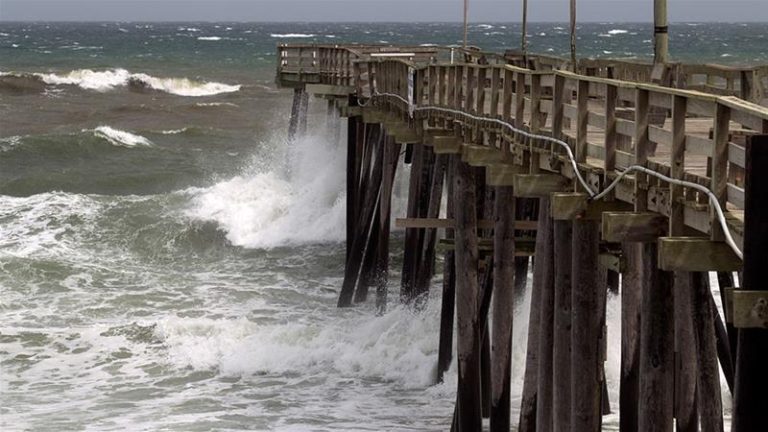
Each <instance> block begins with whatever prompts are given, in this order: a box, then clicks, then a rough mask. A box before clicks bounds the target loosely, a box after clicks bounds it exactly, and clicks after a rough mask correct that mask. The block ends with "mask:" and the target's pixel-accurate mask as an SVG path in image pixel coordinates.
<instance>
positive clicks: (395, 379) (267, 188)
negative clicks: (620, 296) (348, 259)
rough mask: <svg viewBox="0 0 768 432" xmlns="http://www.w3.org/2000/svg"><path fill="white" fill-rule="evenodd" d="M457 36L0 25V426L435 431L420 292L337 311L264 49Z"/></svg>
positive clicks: (328, 218) (638, 49)
mask: <svg viewBox="0 0 768 432" xmlns="http://www.w3.org/2000/svg"><path fill="white" fill-rule="evenodd" d="M470 30H471V31H470V41H471V43H472V44H474V45H477V46H480V47H482V48H484V49H487V50H493V51H499V52H501V51H503V50H504V49H506V48H516V47H517V46H518V45H519V39H520V38H519V26H518V25H517V24H506V23H484V24H475V25H473V26H472V27H471V29H470ZM651 32H652V27H651V26H650V25H649V24H627V23H603V24H582V25H581V26H580V28H579V35H580V39H579V52H580V54H581V55H584V56H607V57H632V58H648V57H650V56H651V54H652V45H651V41H650V39H651ZM670 32H671V33H670V39H671V43H670V46H671V48H670V49H671V52H672V55H673V57H674V58H675V59H678V60H682V61H689V62H694V61H695V62H719V63H728V64H757V63H768V41H766V38H767V37H768V36H766V35H768V24H759V23H758V24H755V23H750V24H738V23H734V24H697V23H690V24H674V25H672V26H671V28H670ZM529 33H530V41H531V44H530V46H531V50H532V51H536V52H541V53H550V54H556V55H567V52H568V30H567V25H565V24H557V23H546V24H532V25H531V26H530V28H529ZM460 37H461V31H460V27H459V25H456V24H445V23H422V24H368V23H359V24H312V23H295V24H246V23H183V24H182V23H103V24H102V23H93V24H73V23H7V22H3V23H0V428H2V430H8V431H17V430H34V431H45V430H48V431H63V430H66V431H68V430H98V431H103V430H152V431H154V430H183V431H187V430H281V431H309V430H313V431H315V430H328V431H331V430H333V431H337V430H377V431H378V430H446V429H447V428H448V427H449V424H450V419H451V415H452V410H453V403H454V399H455V384H456V383H455V378H454V377H453V376H454V375H455V374H454V373H453V372H452V373H450V374H449V375H450V376H451V378H450V379H449V380H448V381H447V382H446V383H443V384H439V385H435V384H434V376H435V364H436V358H437V331H438V327H439V323H438V321H439V301H440V299H439V293H438V290H433V295H431V298H430V301H429V302H428V307H427V310H426V311H424V312H423V313H420V314H416V313H414V312H412V311H410V310H408V309H406V308H401V307H397V306H396V305H393V306H392V307H391V308H390V311H389V312H388V313H387V314H385V315H383V316H375V315H374V313H373V308H372V305H361V306H359V307H357V308H354V309H348V310H339V309H336V307H335V303H336V295H337V292H338V289H339V287H340V285H341V276H342V272H343V261H344V256H345V255H344V254H345V252H344V245H343V236H344V218H345V208H344V203H345V192H344V185H345V174H344V169H345V168H344V167H345V161H344V158H345V149H344V143H339V142H334V140H333V138H331V136H332V134H328V133H327V131H326V130H325V111H324V110H325V106H324V104H323V103H322V102H323V101H321V100H314V99H313V100H312V101H311V103H310V105H311V111H310V129H309V130H310V131H311V132H310V133H309V134H308V136H307V137H304V138H302V139H300V140H298V141H297V142H295V143H293V144H291V145H288V144H287V143H286V140H285V131H286V129H287V122H288V113H289V110H290V92H286V91H282V90H279V89H277V88H275V86H274V84H273V82H274V70H275V59H274V57H275V46H276V44H277V43H282V42H307V43H309V42H317V43H343V42H351V41H354V42H366V43H401V44H454V43H457V42H458V41H459V39H460ZM342 126H343V125H342ZM342 135H343V134H342ZM399 171H400V172H401V176H400V177H399V178H398V182H397V184H396V196H397V198H396V199H395V205H394V210H393V211H394V212H395V213H396V214H397V215H402V214H404V212H405V210H404V200H403V197H404V195H405V193H404V189H405V187H406V184H405V182H404V181H403V179H407V176H404V175H403V174H405V173H407V168H405V167H401V168H400V169H399ZM400 243H401V239H400V237H398V236H397V235H396V236H395V237H394V239H393V250H394V254H395V255H394V257H393V258H394V262H393V263H392V272H391V275H390V280H391V281H392V283H391V287H390V288H391V290H392V295H391V296H390V298H397V295H396V293H397V290H398V289H399V287H398V286H397V283H396V282H397V281H399V276H398V274H397V272H398V260H399V259H400V250H401V246H400ZM435 283H436V284H439V283H440V281H439V280H436V281H435ZM517 308H518V314H517V318H516V322H515V338H514V340H515V347H516V349H515V352H514V362H515V363H514V366H513V369H514V371H513V380H514V382H515V386H514V388H515V389H516V393H515V394H514V395H513V401H512V403H513V411H514V410H517V406H518V405H519V391H520V387H521V386H520V382H521V379H522V368H523V359H524V358H525V353H524V352H523V351H524V348H523V347H525V334H526V324H525V317H526V314H527V308H528V305H527V303H526V301H523V302H522V303H521V304H519V305H517ZM618 309H619V305H618V300H617V299H616V298H612V299H611V300H610V301H609V305H608V321H609V333H608V337H609V355H608V357H609V359H608V363H607V365H606V373H607V378H608V382H609V388H610V394H611V401H612V402H613V404H614V411H616V408H617V405H616V404H617V403H618V389H617V387H618V386H617V380H618V358H619V346H618V344H619V334H618V332H619V326H618ZM454 367H455V366H454ZM454 372H455V371H454ZM605 420H606V427H608V428H610V427H616V425H617V422H616V416H615V414H614V415H612V416H608V417H606V419H605Z"/></svg>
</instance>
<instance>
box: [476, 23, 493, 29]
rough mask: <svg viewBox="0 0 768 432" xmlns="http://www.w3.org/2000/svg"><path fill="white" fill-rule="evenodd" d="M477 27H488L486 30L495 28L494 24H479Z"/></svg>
mask: <svg viewBox="0 0 768 432" xmlns="http://www.w3.org/2000/svg"><path fill="white" fill-rule="evenodd" d="M477 27H478V28H481V29H486V30H488V29H492V28H493V26H492V25H490V24H478V25H477Z"/></svg>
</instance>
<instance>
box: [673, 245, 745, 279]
mask: <svg viewBox="0 0 768 432" xmlns="http://www.w3.org/2000/svg"><path fill="white" fill-rule="evenodd" d="M741 267H742V262H741V259H739V257H738V256H737V255H736V254H735V253H734V252H733V250H732V249H731V247H730V246H728V245H727V244H726V243H723V242H715V241H711V240H709V239H705V238H701V237H660V238H659V268H660V269H662V270H666V271H685V272H707V271H718V272H732V271H738V270H741Z"/></svg>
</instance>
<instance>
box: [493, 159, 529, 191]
mask: <svg viewBox="0 0 768 432" xmlns="http://www.w3.org/2000/svg"><path fill="white" fill-rule="evenodd" d="M523 172H525V171H524V168H523V167H522V166H520V165H512V164H506V163H503V164H501V163H500V164H491V165H487V166H486V167H485V184H487V185H488V186H514V185H515V175H517V174H522V173H523Z"/></svg>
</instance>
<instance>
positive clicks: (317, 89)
mask: <svg viewBox="0 0 768 432" xmlns="http://www.w3.org/2000/svg"><path fill="white" fill-rule="evenodd" d="M306 90H307V93H312V94H316V95H332V96H349V95H350V94H352V93H354V92H355V88H354V87H351V86H339V85H330V84H307V87H306Z"/></svg>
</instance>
